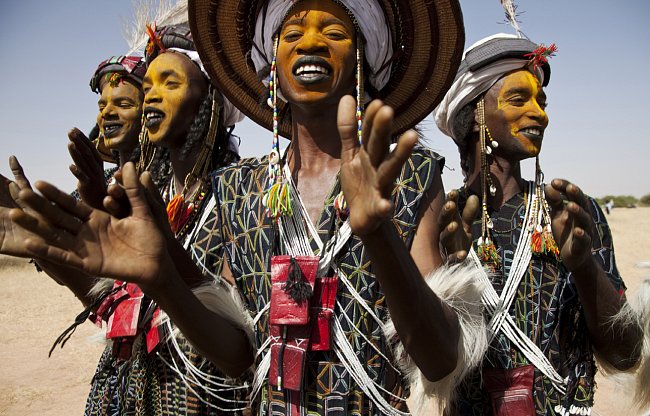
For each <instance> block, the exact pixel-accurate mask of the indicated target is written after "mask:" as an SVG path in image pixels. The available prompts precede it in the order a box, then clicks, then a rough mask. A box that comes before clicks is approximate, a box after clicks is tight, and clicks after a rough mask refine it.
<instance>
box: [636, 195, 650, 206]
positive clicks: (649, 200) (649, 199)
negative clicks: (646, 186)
mask: <svg viewBox="0 0 650 416" xmlns="http://www.w3.org/2000/svg"><path fill="white" fill-rule="evenodd" d="M639 203H640V204H641V205H644V206H646V207H648V206H650V194H645V195H643V196H642V197H641V198H639Z"/></svg>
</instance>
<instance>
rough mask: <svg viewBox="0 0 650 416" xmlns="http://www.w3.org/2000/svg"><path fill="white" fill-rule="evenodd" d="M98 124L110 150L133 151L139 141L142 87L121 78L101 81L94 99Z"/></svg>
mask: <svg viewBox="0 0 650 416" xmlns="http://www.w3.org/2000/svg"><path fill="white" fill-rule="evenodd" d="M97 106H98V107H99V113H98V114H97V125H98V126H99V129H100V131H101V133H102V136H104V144H105V146H106V147H107V148H108V149H109V150H117V151H132V150H133V149H135V147H136V146H137V145H138V134H139V133H140V120H141V117H142V91H141V90H140V88H138V87H137V86H135V85H134V84H132V83H131V82H129V81H126V80H124V79H121V80H120V81H119V82H117V83H115V84H114V85H111V83H108V82H106V83H104V84H103V85H102V87H101V97H100V98H99V101H98V102H97Z"/></svg>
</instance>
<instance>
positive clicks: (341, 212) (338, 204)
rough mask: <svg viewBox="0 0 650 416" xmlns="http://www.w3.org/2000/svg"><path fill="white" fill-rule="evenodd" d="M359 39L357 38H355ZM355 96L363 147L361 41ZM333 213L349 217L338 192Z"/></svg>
mask: <svg viewBox="0 0 650 416" xmlns="http://www.w3.org/2000/svg"><path fill="white" fill-rule="evenodd" d="M357 39H359V37H357ZM356 94H357V113H356V116H357V139H358V140H359V145H363V102H364V91H363V44H362V43H361V41H359V42H358V45H357V71H356ZM333 205H334V211H336V215H337V216H338V218H339V219H340V220H345V219H346V218H347V217H348V215H350V209H349V208H348V204H347V203H346V202H345V197H344V196H343V191H341V192H339V193H338V195H337V196H336V197H335V198H334V202H333Z"/></svg>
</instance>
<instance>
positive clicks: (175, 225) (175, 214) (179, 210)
mask: <svg viewBox="0 0 650 416" xmlns="http://www.w3.org/2000/svg"><path fill="white" fill-rule="evenodd" d="M220 113H221V107H220V106H219V102H218V99H217V92H216V91H214V90H213V91H212V112H211V114H210V124H209V127H208V133H207V134H206V136H205V138H204V139H203V143H202V144H201V150H200V151H199V154H198V156H197V158H196V162H194V166H193V167H192V170H191V171H190V173H188V174H187V176H186V177H185V181H184V183H183V189H182V191H181V192H179V193H177V194H176V195H174V197H173V198H172V199H171V200H170V201H169V203H168V204H167V219H168V220H169V225H170V227H171V229H172V231H173V232H174V234H176V235H177V236H179V235H182V234H183V233H184V232H186V231H187V229H189V227H190V225H192V221H190V218H191V217H192V215H193V214H195V213H196V212H197V209H198V207H199V205H200V203H201V201H202V200H203V197H204V196H205V190H204V189H203V188H204V187H205V182H206V179H207V177H208V173H209V172H210V162H211V160H212V153H213V152H214V151H215V148H214V147H215V146H214V143H215V141H216V137H217V134H218V128H219V116H220ZM197 181H198V182H199V185H198V186H196V187H194V184H195V183H196V182H197Z"/></svg>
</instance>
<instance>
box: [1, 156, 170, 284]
mask: <svg viewBox="0 0 650 416" xmlns="http://www.w3.org/2000/svg"><path fill="white" fill-rule="evenodd" d="M36 187H37V189H38V190H39V191H40V192H41V193H42V194H43V196H39V195H37V194H36V193H34V192H32V191H31V190H22V191H21V192H20V195H21V199H22V200H23V201H25V203H26V204H27V205H28V206H29V207H30V209H32V210H33V211H34V212H36V213H38V215H39V216H40V217H41V218H37V217H35V216H33V215H30V214H27V213H25V212H24V211H19V210H12V212H11V216H12V219H14V220H15V221H16V222H17V223H18V224H20V225H21V226H22V227H24V228H25V229H26V230H28V231H30V232H31V233H33V234H34V235H35V237H33V238H29V239H28V240H27V242H26V244H27V246H28V248H29V250H31V251H32V252H33V253H34V255H35V256H37V257H39V258H43V259H45V260H49V261H52V262H55V263H58V264H63V265H67V266H71V267H74V268H77V269H79V270H81V271H83V272H85V273H87V274H90V275H94V276H102V277H111V278H115V279H121V280H126V281H130V282H134V283H138V284H141V285H143V286H147V285H150V284H154V283H155V281H156V279H157V277H158V276H159V274H160V268H161V267H162V265H163V264H164V263H165V261H163V260H164V259H165V257H166V244H165V239H164V237H163V235H162V233H161V232H160V231H159V229H158V227H157V226H156V224H155V221H154V219H153V217H152V215H151V211H150V209H149V206H148V205H147V202H146V199H145V196H144V192H143V188H142V186H141V185H140V183H139V181H138V177H137V174H136V172H135V168H134V166H133V164H127V166H125V168H124V187H125V191H126V194H127V196H128V199H129V202H130V205H131V209H132V211H131V214H130V215H129V216H127V217H126V218H122V219H118V218H116V217H113V216H111V215H109V214H108V213H106V212H104V211H101V210H98V209H93V208H91V207H89V206H88V205H87V204H85V203H83V202H81V201H76V200H75V199H74V198H72V197H70V196H69V195H67V194H66V193H64V192H62V191H60V190H58V189H57V188H55V187H54V186H52V185H50V184H48V183H45V182H38V183H36Z"/></svg>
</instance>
